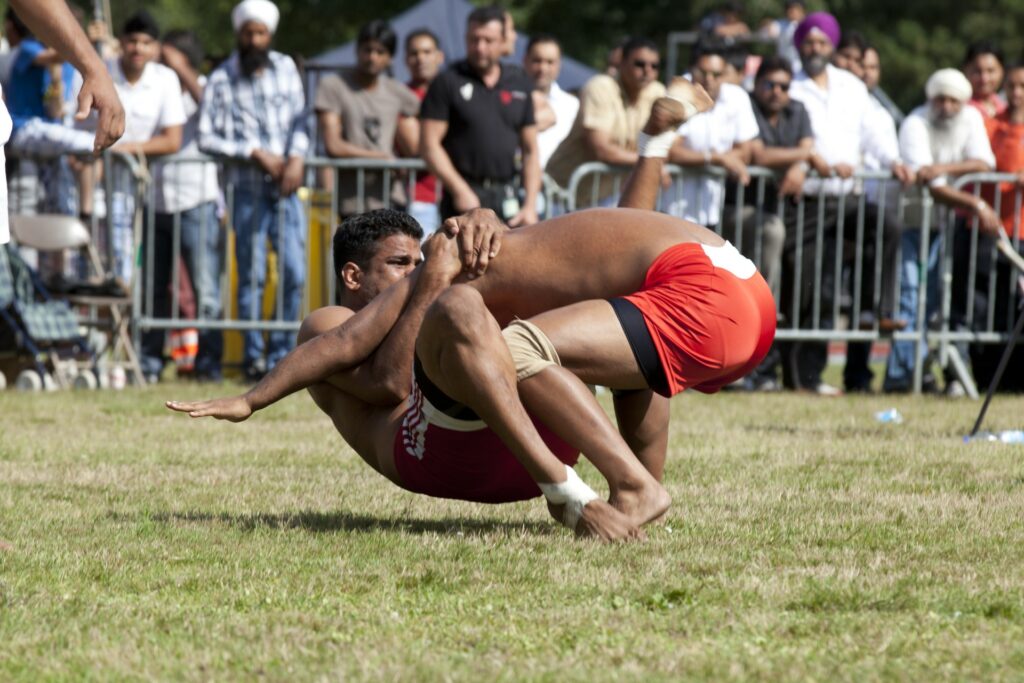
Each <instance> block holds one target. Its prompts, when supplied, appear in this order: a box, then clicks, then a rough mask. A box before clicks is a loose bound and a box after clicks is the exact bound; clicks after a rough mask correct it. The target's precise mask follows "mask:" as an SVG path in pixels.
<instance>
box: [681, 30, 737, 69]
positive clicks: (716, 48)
mask: <svg viewBox="0 0 1024 683" xmlns="http://www.w3.org/2000/svg"><path fill="white" fill-rule="evenodd" d="M728 51H729V48H728V46H727V45H726V44H725V41H723V40H717V39H715V38H712V37H710V36H706V37H704V38H702V39H701V40H698V41H697V42H696V43H694V44H693V52H692V53H691V54H690V59H691V61H692V62H693V63H694V64H696V63H697V61H698V60H699V59H700V58H701V57H721V58H722V59H725V55H726V53H727V52H728Z"/></svg>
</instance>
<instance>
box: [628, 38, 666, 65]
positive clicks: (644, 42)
mask: <svg viewBox="0 0 1024 683" xmlns="http://www.w3.org/2000/svg"><path fill="white" fill-rule="evenodd" d="M637 50H653V51H654V52H657V53H659V54H660V53H661V50H659V49H658V44H657V43H655V42H654V41H653V40H651V39H650V38H645V37H644V36H632V37H631V38H629V39H627V40H626V42H624V43H623V44H622V59H623V60H625V59H626V58H627V57H629V55H631V54H633V53H634V52H636V51H637Z"/></svg>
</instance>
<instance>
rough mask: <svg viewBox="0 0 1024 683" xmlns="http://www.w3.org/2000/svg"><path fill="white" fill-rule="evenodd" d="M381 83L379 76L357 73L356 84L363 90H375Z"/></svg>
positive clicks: (362, 72) (363, 72)
mask: <svg viewBox="0 0 1024 683" xmlns="http://www.w3.org/2000/svg"><path fill="white" fill-rule="evenodd" d="M379 81H380V75H379V74H368V73H366V72H365V71H358V70H357V71H356V83H358V84H359V87H360V88H362V89H363V90H373V89H374V88H376V87H377V83H378V82H379Z"/></svg>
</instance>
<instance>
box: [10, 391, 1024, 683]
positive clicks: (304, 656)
mask: <svg viewBox="0 0 1024 683" xmlns="http://www.w3.org/2000/svg"><path fill="white" fill-rule="evenodd" d="M204 391H205V390H203V389H202V388H196V387H189V386H177V387H175V386H171V387H170V388H168V387H164V386H161V387H160V388H159V389H148V390H144V391H126V392H122V393H97V394H88V395H85V394H51V395H46V396H26V395H21V394H15V393H13V392H10V391H8V392H3V393H0V539H2V541H0V680H3V681H10V680H24V681H36V680H117V679H125V680H133V679H134V680H142V679H174V680H216V681H223V680H252V679H257V678H258V679H264V680H280V681H284V680H288V681H290V680H346V681H349V680H387V681H391V680H408V681H420V680H467V681H489V682H491V681H506V680H551V681H591V680H612V679H614V680H625V681H630V680H635V681H650V680H666V681H667V680H679V679H698V680H712V681H721V680H744V681H745V680H758V679H759V680H779V679H785V680H830V681H831V680H849V681H872V680H928V681H940V680H986V681H991V680H1021V679H1024V523H1022V517H1024V447H1021V446H1009V445H999V444H972V445H964V444H962V443H961V440H960V437H961V435H962V434H963V433H964V432H965V431H966V430H967V429H968V428H969V426H970V423H971V421H972V420H973V417H974V414H975V412H976V411H977V408H978V404H977V403H970V402H950V401H943V400H941V399H926V398H914V397H906V398H896V399H894V398H891V397H859V398H858V397H851V398H842V399H833V400H828V399H816V398H812V397H807V396H794V395H770V396H766V395H758V396H748V395H735V394H732V395H719V396H714V397H705V396H700V395H692V396H689V395H684V396H682V397H679V398H677V399H675V401H674V403H673V410H674V413H673V422H672V442H671V443H672V446H671V453H670V456H669V464H668V469H667V473H666V482H667V486H668V488H669V490H670V492H671V493H672V495H673V497H674V499H675V503H674V505H673V507H672V509H671V511H670V512H669V516H668V519H667V522H666V524H665V525H663V526H661V527H656V528H652V529H651V530H650V533H649V539H648V540H647V541H646V542H645V543H642V544H631V545H623V546H616V547H608V546H602V545H599V544H596V543H592V542H580V541H576V540H574V539H573V538H571V537H570V535H569V534H568V532H566V531H564V530H563V529H561V528H560V527H556V526H554V525H553V523H551V522H550V521H549V520H548V518H547V516H546V512H545V510H544V506H543V505H542V504H540V502H536V501H535V502H531V503H525V504H517V505H508V506H501V507H485V506H476V505H471V504H464V503H456V502H448V501H441V500H434V499H429V498H422V497H416V496H414V495H411V494H407V493H405V492H402V491H400V490H398V489H396V488H394V487H392V486H391V485H390V484H388V483H387V482H385V481H384V480H383V479H382V478H380V477H379V476H378V475H376V474H375V473H374V472H373V471H371V470H370V469H369V468H368V467H367V466H365V465H364V464H363V463H362V462H361V461H360V460H359V459H358V458H357V457H356V456H355V455H354V454H353V453H352V452H351V451H350V450H348V449H347V448H346V447H345V446H344V445H343V444H342V443H341V441H340V439H339V438H338V437H337V436H336V435H335V434H334V432H333V431H332V429H331V426H330V425H329V423H328V421H327V419H326V418H324V417H323V416H322V415H320V414H319V413H318V412H317V411H316V409H315V407H314V406H313V404H312V402H311V401H310V400H309V399H308V398H306V397H305V396H302V397H295V398H292V399H289V400H288V401H286V402H284V403H283V404H282V405H279V406H276V407H275V408H273V409H271V410H269V411H267V412H266V413H265V414H264V413H261V414H259V415H257V416H256V417H255V418H254V419H253V420H251V421H250V422H249V423H246V424H245V425H230V424H225V423H215V422H206V421H203V422H190V421H189V420H188V419H186V418H185V417H183V416H181V415H172V414H170V413H168V412H166V411H165V410H164V408H163V407H162V405H161V401H162V400H163V399H165V398H171V397H173V398H200V397H201V396H202V394H203V393H204ZM889 407H897V408H899V410H900V411H901V412H902V413H903V414H904V416H905V418H906V422H905V423H904V424H902V425H883V424H879V423H877V422H876V421H875V419H874V417H873V413H874V412H875V411H877V410H882V409H885V408H889ZM988 423H989V424H990V425H992V426H993V427H1000V428H1010V427H1014V428H1020V427H1022V426H1024V424H1022V423H1024V399H1021V398H1001V399H997V401H996V402H995V404H994V405H993V408H992V411H991V414H990V418H989V422H988ZM582 473H583V476H584V478H585V479H587V480H589V481H591V482H592V483H596V482H597V477H596V473H595V471H594V470H593V469H591V468H589V467H584V468H582Z"/></svg>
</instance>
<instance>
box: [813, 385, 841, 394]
mask: <svg viewBox="0 0 1024 683" xmlns="http://www.w3.org/2000/svg"><path fill="white" fill-rule="evenodd" d="M814 393H816V394H817V395H818V396H842V395H843V390H842V389H840V388H839V387H834V386H832V385H831V384H826V383H825V382H818V386H816V387H814Z"/></svg>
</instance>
